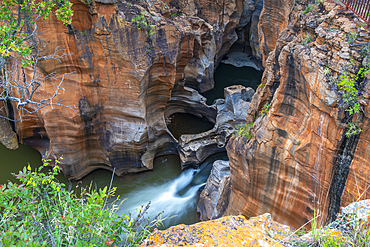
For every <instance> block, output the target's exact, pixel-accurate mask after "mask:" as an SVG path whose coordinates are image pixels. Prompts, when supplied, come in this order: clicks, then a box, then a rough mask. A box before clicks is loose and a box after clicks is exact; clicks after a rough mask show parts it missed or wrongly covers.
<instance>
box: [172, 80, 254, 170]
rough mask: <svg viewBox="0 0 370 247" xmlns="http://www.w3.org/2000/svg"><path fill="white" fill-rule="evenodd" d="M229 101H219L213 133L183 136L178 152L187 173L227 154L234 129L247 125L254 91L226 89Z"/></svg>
mask: <svg viewBox="0 0 370 247" xmlns="http://www.w3.org/2000/svg"><path fill="white" fill-rule="evenodd" d="M224 94H225V100H221V99H219V100H216V103H215V104H214V107H216V108H217V117H216V123H215V126H214V127H213V129H211V130H209V131H206V132H203V133H200V134H194V135H182V136H181V137H180V140H179V144H178V151H179V155H180V160H181V166H182V168H183V169H185V168H188V167H191V166H194V165H195V164H200V163H201V162H203V161H204V160H205V159H206V158H208V157H209V156H211V155H212V154H215V153H220V152H225V145H226V143H227V141H228V140H229V138H230V137H231V135H232V133H233V131H234V127H235V126H236V125H237V124H238V123H240V122H241V121H244V119H245V117H246V112H245V109H248V108H249V104H250V103H249V101H250V100H251V99H252V96H253V94H254V90H253V89H252V88H245V87H243V86H241V85H236V86H230V87H227V88H225V89H224Z"/></svg>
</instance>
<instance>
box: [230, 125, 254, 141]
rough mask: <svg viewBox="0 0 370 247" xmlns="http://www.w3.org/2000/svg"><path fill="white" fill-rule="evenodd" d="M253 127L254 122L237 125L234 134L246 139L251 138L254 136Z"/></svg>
mask: <svg viewBox="0 0 370 247" xmlns="http://www.w3.org/2000/svg"><path fill="white" fill-rule="evenodd" d="M252 128H253V123H252V122H249V123H244V124H239V125H238V126H236V127H235V130H234V134H235V135H237V136H238V137H244V138H245V139H247V140H249V139H251V138H252Z"/></svg>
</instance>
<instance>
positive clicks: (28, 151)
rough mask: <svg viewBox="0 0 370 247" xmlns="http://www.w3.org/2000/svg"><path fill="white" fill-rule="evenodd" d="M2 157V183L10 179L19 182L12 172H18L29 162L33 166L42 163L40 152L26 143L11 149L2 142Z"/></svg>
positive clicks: (0, 162) (0, 147)
mask: <svg viewBox="0 0 370 247" xmlns="http://www.w3.org/2000/svg"><path fill="white" fill-rule="evenodd" d="M0 157H1V158H0V165H1V172H0V184H4V183H6V182H7V181H8V180H10V181H12V182H13V183H14V182H17V180H16V179H15V178H14V177H13V176H12V175H11V173H16V174H17V173H18V171H20V170H22V169H23V167H24V166H27V164H28V163H30V165H31V167H32V168H37V167H39V166H41V165H42V163H41V155H40V153H39V152H38V151H37V150H35V149H33V148H31V147H30V146H26V145H19V147H18V149H17V150H10V149H7V148H6V147H5V146H4V145H3V144H1V143H0Z"/></svg>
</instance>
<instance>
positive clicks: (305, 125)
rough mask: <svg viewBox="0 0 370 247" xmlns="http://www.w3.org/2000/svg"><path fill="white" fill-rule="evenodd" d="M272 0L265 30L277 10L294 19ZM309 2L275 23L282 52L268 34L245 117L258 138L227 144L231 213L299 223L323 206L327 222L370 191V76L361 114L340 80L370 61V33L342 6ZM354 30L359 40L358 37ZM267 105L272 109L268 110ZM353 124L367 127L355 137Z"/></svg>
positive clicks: (363, 86)
mask: <svg viewBox="0 0 370 247" xmlns="http://www.w3.org/2000/svg"><path fill="white" fill-rule="evenodd" d="M267 2H272V1H264V4H265V5H264V10H263V11H262V14H261V26H260V28H261V29H264V25H265V24H264V22H266V18H263V15H264V13H265V14H274V13H275V12H278V11H281V12H279V14H278V15H277V16H280V15H281V16H284V18H285V20H288V18H286V17H287V16H286V11H287V10H286V9H285V5H284V4H281V5H280V7H278V6H277V7H276V8H277V9H275V10H274V11H270V10H269V9H270V8H273V6H275V5H271V4H268V3H267ZM274 2H275V3H276V4H278V2H279V1H274ZM301 4H303V5H301ZM301 4H297V5H295V6H294V8H293V10H292V11H291V14H290V16H289V20H290V21H289V23H287V22H285V24H282V22H281V21H282V20H283V19H281V20H280V22H277V23H275V25H277V26H278V27H277V26H276V29H278V30H279V32H278V33H280V36H279V38H278V39H277V42H276V46H275V48H274V49H273V50H271V46H270V45H268V44H270V42H272V43H273V41H272V40H271V39H270V38H268V36H269V34H267V33H265V35H264V36H262V37H261V40H262V42H261V46H262V49H261V50H262V51H263V54H264V55H268V53H267V51H268V50H271V52H270V53H269V56H268V58H267V59H266V61H264V62H265V65H266V70H265V73H264V76H263V78H262V82H261V85H262V86H261V87H259V88H258V90H257V92H256V94H255V96H254V97H253V100H252V102H251V105H250V108H249V111H248V116H247V118H246V119H247V122H251V123H254V124H253V128H252V130H251V132H252V136H251V138H250V139H247V138H244V137H235V138H231V139H230V141H229V143H228V145H227V152H228V156H229V161H230V170H231V174H230V183H231V193H230V195H229V197H228V198H227V199H228V200H229V205H228V208H227V209H225V210H226V213H228V214H243V215H245V216H247V217H251V216H256V215H259V214H262V213H265V212H268V213H271V215H272V217H273V218H274V220H277V221H279V222H282V223H283V224H288V225H290V226H293V227H300V226H302V225H303V224H304V223H306V222H308V221H309V220H311V219H312V218H313V217H314V213H315V214H316V215H318V216H319V220H320V221H321V222H322V223H326V222H328V221H332V220H333V219H335V216H336V214H337V213H338V212H339V209H340V206H341V205H345V204H348V202H349V201H350V200H355V199H357V198H359V197H361V198H362V199H363V198H370V192H369V190H367V189H368V187H369V181H370V170H369V169H368V168H367V167H369V165H370V163H369V162H370V159H369V148H368V147H369V140H370V131H369V126H370V125H369V116H370V112H369V111H370V109H369V107H367V106H368V103H369V97H370V87H369V85H370V83H369V79H370V77H369V75H368V76H367V78H366V77H365V78H360V79H359V80H358V81H357V82H358V83H359V85H358V86H357V88H358V89H359V97H358V102H359V103H360V105H361V111H360V113H359V114H356V115H355V117H354V118H353V119H352V120H351V119H350V118H349V115H348V112H347V111H345V109H346V108H345V104H344V101H343V96H342V95H343V90H341V89H340V88H339V87H338V78H339V75H343V73H345V72H347V73H352V74H355V73H357V71H358V69H359V68H360V67H361V66H362V65H363V64H365V63H366V62H367V61H369V58H368V57H366V56H370V54H368V53H367V54H366V50H365V52H364V49H362V48H363V47H364V44H366V42H369V41H370V36H369V32H368V31H366V30H365V29H364V28H361V27H360V26H359V25H357V24H356V23H354V22H353V19H354V18H355V16H354V15H353V14H352V13H350V12H348V11H345V10H344V8H342V7H340V6H339V5H337V4H335V3H331V2H329V1H326V2H325V3H324V6H322V5H319V6H317V5H313V6H314V9H313V10H311V11H304V10H306V5H304V3H303V1H301ZM280 8H281V10H279V9H280ZM262 19H264V20H263V21H262ZM271 25H273V24H271ZM284 26H286V28H285V30H281V28H282V27H284ZM351 33H355V34H357V35H358V36H357V38H355V39H354V40H350V35H351ZM273 34H274V35H276V33H275V32H274V33H273ZM264 40H269V42H265V41H264ZM272 43H271V44H272ZM263 47H267V48H268V49H267V48H263ZM264 106H267V108H269V110H268V111H267V112H266V111H265V112H264V114H261V111H262V110H263V109H264ZM265 109H266V107H265ZM351 121H353V122H355V123H358V126H359V127H360V128H361V129H362V132H361V133H360V134H358V135H352V136H350V137H348V136H347V135H346V134H345V133H346V132H347V131H348V130H349V128H350V126H349V125H348V123H349V122H351ZM225 196H227V195H225ZM221 200H226V199H225V198H221Z"/></svg>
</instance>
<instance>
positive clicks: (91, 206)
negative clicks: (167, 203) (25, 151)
mask: <svg viewBox="0 0 370 247" xmlns="http://www.w3.org/2000/svg"><path fill="white" fill-rule="evenodd" d="M43 162H44V165H43V166H42V167H41V169H40V168H39V169H36V170H35V169H32V168H31V166H30V165H27V167H24V168H23V170H22V171H20V172H19V174H17V175H16V178H17V179H18V180H19V181H20V182H21V183H20V184H15V183H11V182H8V184H6V185H0V241H1V242H0V245H1V244H2V245H4V246H106V245H109V246H114V245H117V246H137V245H139V244H140V243H141V242H142V241H143V240H144V239H145V237H146V236H147V235H148V234H149V232H150V231H152V230H153V229H154V227H156V226H158V224H160V223H161V222H162V220H161V219H160V218H157V217H159V216H157V217H156V218H155V219H154V220H153V221H152V220H149V218H145V217H144V214H145V212H146V211H147V210H148V208H149V204H148V205H147V206H146V207H145V208H143V207H142V208H141V209H140V212H139V213H138V214H137V216H136V217H132V216H131V214H129V215H128V216H125V215H122V216H121V215H118V214H117V212H118V209H119V207H120V206H121V204H122V202H123V201H121V200H119V198H113V197H114V193H115V191H116V188H113V189H108V188H107V187H105V188H103V189H99V190H98V191H96V190H94V189H91V186H90V188H87V189H83V190H82V191H81V193H80V194H77V193H74V192H73V191H68V190H67V189H66V187H65V185H64V184H62V183H60V182H59V181H58V180H57V179H56V175H58V174H59V172H60V169H59V167H58V166H54V167H53V168H52V169H50V170H48V171H47V172H41V170H45V169H47V167H46V166H45V164H47V163H48V164H50V162H51V160H49V159H48V160H45V159H44V160H43ZM57 163H58V162H55V164H57ZM32 170H34V171H32ZM108 198H110V200H109V201H110V203H108V204H107V199H108Z"/></svg>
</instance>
